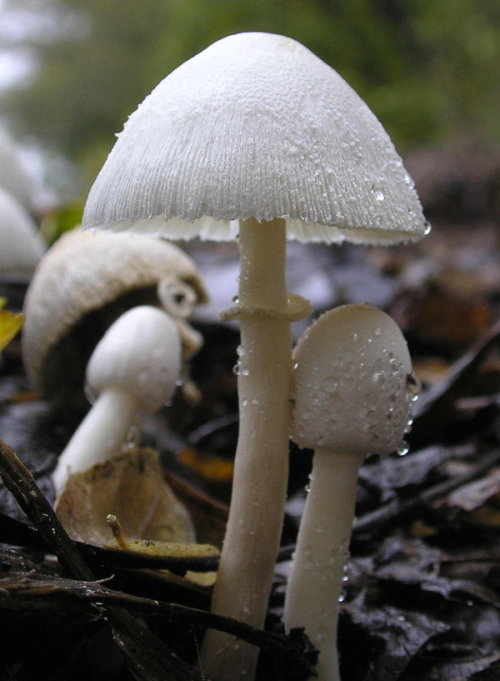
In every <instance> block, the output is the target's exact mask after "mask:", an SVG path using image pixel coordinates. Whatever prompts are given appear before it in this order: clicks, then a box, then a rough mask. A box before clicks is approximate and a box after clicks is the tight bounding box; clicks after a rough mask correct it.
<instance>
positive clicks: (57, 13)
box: [0, 0, 500, 195]
mask: <svg viewBox="0 0 500 681" xmlns="http://www.w3.org/2000/svg"><path fill="white" fill-rule="evenodd" d="M252 30H258V31H269V32H275V33H282V34H285V35H288V36H291V37H293V38H296V39H297V40H299V41H300V42H302V43H304V44H305V45H307V46H308V47H309V48H310V49H311V50H313V51H314V52H315V53H317V54H318V55H319V56H320V57H322V58H323V59H324V60H325V61H326V62H328V63H329V64H330V65H331V66H333V67H334V68H335V69H336V70H337V71H339V73H340V74H341V75H342V76H343V77H344V78H345V79H346V80H347V81H348V82H349V83H350V84H351V85H352V86H353V87H354V88H355V89H356V90H357V91H358V92H359V94H360V95H361V96H362V97H363V98H364V99H365V101H366V102H367V103H368V105H369V106H370V107H371V108H372V110H373V111H374V112H375V114H376V115H377V116H378V118H379V119H380V120H381V121H382V123H383V125H384V127H385V128H386V129H387V130H388V132H389V134H390V135H391V136H392V138H393V140H394V142H395V144H396V145H397V146H398V148H399V150H400V151H401V152H402V153H405V152H406V151H409V150H411V149H414V148H417V147H422V146H429V145H432V146H447V145H448V146H449V145H456V144H463V143H472V144H474V145H477V146H488V147H491V146H494V145H498V143H499V142H500V126H499V124H498V115H499V108H500V107H499V104H500V87H499V74H500V66H499V64H500V2H499V0H251V1H249V0H210V2H208V1H207V0H86V1H85V0H0V39H1V44H0V49H1V50H2V51H3V52H4V53H9V51H10V52H11V53H12V54H13V55H14V54H18V55H20V56H22V57H23V58H24V59H25V60H27V62H29V68H27V69H26V71H27V73H26V74H25V75H24V77H22V78H19V79H18V80H15V81H14V83H13V84H11V85H10V86H9V87H4V88H3V89H2V91H1V92H0V120H6V121H7V122H8V123H9V126H10V128H11V130H12V131H13V133H14V134H15V135H16V136H18V137H19V138H20V139H30V140H32V141H34V142H35V143H37V144H39V145H40V146H41V147H42V148H43V149H44V150H45V152H46V153H51V154H55V155H56V156H61V157H62V158H67V159H69V160H71V161H72V162H74V164H75V166H74V167H76V168H78V172H77V174H76V176H75V178H73V179H72V185H71V190H70V191H73V192H74V193H75V195H78V193H80V194H84V193H85V192H86V190H87V189H88V187H89V185H90V184H91V182H92V180H93V178H94V177H95V175H96V173H97V172H98V170H99V168H100V166H101V165H102V163H103V161H104V159H105V157H106V155H107V153H108V152H109V150H110V148H111V146H112V145H113V142H114V133H115V132H117V131H119V130H121V128H122V126H123V123H124V121H125V120H126V118H127V116H128V115H129V114H130V113H131V112H132V111H133V110H134V109H135V108H136V107H137V105H138V103H139V102H140V101H141V100H142V99H143V98H144V96H145V95H146V94H147V93H148V92H149V91H150V90H151V89H152V88H153V87H154V85H155V84H156V83H157V82H158V81H159V80H161V79H162V78H163V77H164V76H166V75H167V74H168V73H169V72H170V71H171V70H172V69H174V68H175V67H176V66H177V65H178V64H180V63H181V62H183V61H184V60H185V59H187V58H189V57H190V56H192V55H194V54H196V53H197V52H199V51H200V50H202V49H203V48H204V47H206V46H207V45H209V44H210V43H212V42H213V41H215V40H217V39H218V38H221V37H223V36H225V35H228V34H230V33H236V32H240V31H252ZM61 181H62V179H61ZM56 184H57V181H56Z"/></svg>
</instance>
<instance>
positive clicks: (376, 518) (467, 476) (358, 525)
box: [353, 449, 500, 533]
mask: <svg viewBox="0 0 500 681" xmlns="http://www.w3.org/2000/svg"><path fill="white" fill-rule="evenodd" d="M498 461H500V449H496V450H494V451H492V452H490V453H489V454H486V455H485V456H484V457H483V458H482V460H481V461H480V463H478V465H477V466H476V467H475V468H473V469H472V470H471V471H468V472H467V473H463V474H462V475H457V476H456V477H453V478H450V479H449V480H445V481H444V482H440V483H438V484H437V485H433V486H432V487H429V488H428V489H426V490H424V491H423V492H421V493H420V494H418V495H415V496H413V497H410V498H409V499H405V500H402V499H399V498H397V499H393V500H392V501H390V502H389V503H387V504H385V505H384V506H381V507H380V508H377V509H376V510H375V511H371V512H370V513H365V515H363V516H361V517H359V518H357V520H356V521H355V523H354V527H353V532H354V533H361V532H366V530H371V529H373V527H376V526H378V525H383V524H385V523H387V522H389V521H390V520H392V519H393V518H395V517H397V516H402V515H404V514H406V513H408V512H409V511H411V510H413V509H415V508H416V507H418V506H422V505H423V504H425V503H429V502H431V501H435V500H436V499H439V498H440V497H443V496H445V495H447V494H449V493H450V492H452V491H453V490H455V489H457V488H458V487H461V486H462V485H465V484H467V483H469V482H471V481H472V480H475V479H476V478H478V477H479V476H480V475H482V474H483V473H484V472H486V471H488V470H489V469H490V468H491V467H492V466H494V465H495V464H496V463H498Z"/></svg>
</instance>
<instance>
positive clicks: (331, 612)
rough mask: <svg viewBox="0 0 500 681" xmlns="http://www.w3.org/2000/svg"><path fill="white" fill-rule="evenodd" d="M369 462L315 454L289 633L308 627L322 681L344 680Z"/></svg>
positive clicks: (290, 595) (288, 612)
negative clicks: (343, 621) (347, 616)
mask: <svg viewBox="0 0 500 681" xmlns="http://www.w3.org/2000/svg"><path fill="white" fill-rule="evenodd" d="M362 461H363V459H362V458H360V457H358V456H355V455H354V456H353V455H352V454H343V453H337V452H332V451H329V450H324V449H317V450H316V451H315V453H314V459H313V471H312V474H311V484H310V490H309V494H308V496H307V499H306V503H305V507H304V512H303V515H302V519H301V522H300V528H299V534H298V537H297V546H296V549H295V555H294V560H293V564H292V570H291V574H290V577H289V580H288V586H287V591H286V597H285V614H284V622H285V627H286V630H287V631H290V629H292V628H293V627H305V631H306V634H307V635H308V636H309V638H310V640H311V642H312V644H313V645H314V646H315V647H316V648H317V649H318V650H319V651H320V654H319V660H318V665H317V674H318V675H317V677H314V678H315V679H317V681H339V679H340V675H339V663H338V654H337V622H338V610H339V598H340V595H341V591H342V578H343V575H344V566H345V562H346V559H347V557H348V554H349V541H350V536H351V528H352V522H353V519H354V510H355V501H356V489H357V480H358V471H359V467H360V466H361V464H362Z"/></svg>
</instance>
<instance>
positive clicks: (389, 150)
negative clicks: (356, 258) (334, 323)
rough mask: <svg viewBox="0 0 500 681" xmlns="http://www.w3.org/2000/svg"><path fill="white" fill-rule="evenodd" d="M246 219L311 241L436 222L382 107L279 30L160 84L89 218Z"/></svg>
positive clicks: (163, 225) (108, 171)
mask: <svg viewBox="0 0 500 681" xmlns="http://www.w3.org/2000/svg"><path fill="white" fill-rule="evenodd" d="M139 218H147V220H145V221H144V222H143V223H141V224H140V226H138V225H137V224H134V220H137V219H139ZM248 218H254V219H256V220H258V221H271V220H273V219H275V218H284V219H286V220H287V231H288V236H289V237H290V238H295V239H298V240H300V241H324V242H340V241H344V240H347V241H352V242H357V243H372V244H373V243H379V244H381V243H397V242H401V241H410V240H415V239H420V238H421V237H423V236H424V234H425V233H426V231H427V230H428V227H427V224H426V221H425V219H424V216H423V214H422V209H421V206H420V202H419V200H418V197H417V194H416V191H415V188H414V186H413V182H412V180H411V178H410V177H409V175H408V173H407V172H406V171H405V169H404V167H403V163H402V160H401V158H400V157H399V155H398V153H397V152H396V150H395V149H394V146H393V144H392V142H391V140H390V139H389V136H388V135H387V133H386V132H385V130H384V129H383V127H382V125H381V124H380V122H379V121H378V120H377V118H376V117H375V115H374V114H373V113H372V112H371V111H370V109H369V108H368V107H367V106H366V104H365V103H364V102H363V101H362V99H361V98H360V97H359V96H358V95H357V94H356V92H355V91H354V90H353V89H352V88H351V87H350V86H349V85H348V84H347V83H346V82H345V80H344V79H343V78H342V77H341V76H340V75H339V74H338V73H337V72H336V71H335V70H334V69H332V68H331V67H330V66H328V65H327V64H326V63H325V62H323V61H322V60H321V59H319V58H318V57H317V56H316V55H314V54H313V53H312V52H311V51H310V50H308V49H307V48H306V47H304V46H303V45H301V44H300V43H298V42H296V41H295V40H292V39H290V38H287V37H284V36H280V35H273V34H270V33H240V34H236V35H231V36H229V37H226V38H223V39H222V40H219V41H217V42H215V43H214V44H213V45H211V46H210V47H208V48H207V49H206V50H204V51H203V52H201V53H200V54H198V55H196V56H195V57H193V58H192V59H190V60H188V61H187V62H185V63H184V64H182V65H181V66H179V67H178V68H177V69H176V70H175V71H173V72H172V73H171V74H170V75H168V76H167V77H166V78H165V79H164V80H162V81H161V83H159V85H158V86H157V87H156V88H155V89H154V90H153V91H152V92H151V94H150V95H149V96H148V97H146V99H145V100H144V101H143V102H142V104H140V105H139V107H138V108H137V110H136V111H135V112H134V113H133V114H132V115H131V116H130V118H129V120H128V121H127V123H126V124H125V127H124V130H123V132H122V133H120V135H118V140H117V142H116V144H115V146H114V147H113V149H112V151H111V153H110V155H109V157H108V159H107V161H106V163H105V164H104V166H103V168H102V170H101V172H100V174H99V175H98V177H97V179H96V181H95V183H94V185H93V187H92V189H91V191H90V194H89V198H88V201H87V204H86V207H85V214H84V220H83V224H84V226H103V228H105V229H114V230H117V231H122V230H125V229H132V230H137V231H138V230H139V229H141V230H148V231H149V232H150V233H157V234H163V235H165V236H168V237H170V238H186V239H188V238H192V237H194V236H201V237H203V238H208V239H215V240H225V239H232V238H235V236H236V235H237V233H238V224H237V222H236V221H237V220H246V219H248Z"/></svg>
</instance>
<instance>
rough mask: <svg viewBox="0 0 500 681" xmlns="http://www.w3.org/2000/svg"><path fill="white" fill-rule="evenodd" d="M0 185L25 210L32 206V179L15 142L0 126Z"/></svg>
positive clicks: (29, 209)
mask: <svg viewBox="0 0 500 681" xmlns="http://www.w3.org/2000/svg"><path fill="white" fill-rule="evenodd" d="M0 187H2V188H3V189H5V190H6V191H7V192H8V193H9V194H10V195H11V196H13V197H14V198H15V199H16V201H17V202H18V203H19V204H21V206H22V207H23V209H24V210H25V211H28V212H29V211H31V209H32V208H33V193H34V188H33V180H32V178H31V177H30V176H29V175H28V173H27V172H26V170H25V169H24V166H23V164H22V160H21V157H20V153H19V149H18V147H17V144H16V142H15V141H14V140H13V139H12V138H11V136H10V135H9V134H8V133H7V131H6V130H4V129H1V128H0Z"/></svg>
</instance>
